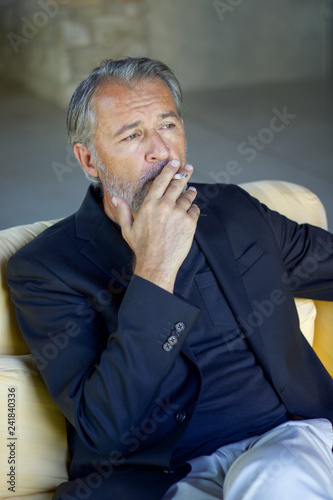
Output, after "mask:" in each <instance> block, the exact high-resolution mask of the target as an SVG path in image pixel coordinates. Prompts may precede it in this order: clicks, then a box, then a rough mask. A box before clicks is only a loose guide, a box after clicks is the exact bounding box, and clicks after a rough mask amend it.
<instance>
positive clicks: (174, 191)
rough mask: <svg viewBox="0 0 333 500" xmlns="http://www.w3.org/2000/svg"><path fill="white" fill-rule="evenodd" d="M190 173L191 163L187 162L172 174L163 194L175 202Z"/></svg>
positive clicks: (191, 171) (191, 169)
mask: <svg viewBox="0 0 333 500" xmlns="http://www.w3.org/2000/svg"><path fill="white" fill-rule="evenodd" d="M192 173H193V167H192V165H188V164H187V165H185V166H184V167H183V168H181V169H179V170H178V172H177V174H175V175H174V176H173V178H172V180H171V182H170V184H169V186H168V187H167V189H166V190H165V193H164V196H165V197H167V198H169V199H172V200H173V201H175V202H176V201H177V200H178V199H179V197H180V196H181V195H182V193H183V192H184V189H185V188H186V184H187V182H188V181H189V179H190V177H191V175H192Z"/></svg>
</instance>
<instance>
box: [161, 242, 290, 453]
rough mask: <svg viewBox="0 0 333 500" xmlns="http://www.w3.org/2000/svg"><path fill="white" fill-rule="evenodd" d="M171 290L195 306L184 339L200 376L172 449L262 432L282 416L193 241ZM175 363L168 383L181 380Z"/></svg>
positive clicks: (197, 449)
mask: <svg viewBox="0 0 333 500" xmlns="http://www.w3.org/2000/svg"><path fill="white" fill-rule="evenodd" d="M193 276H194V279H193ZM175 291H176V293H177V294H178V295H180V296H182V297H184V298H186V299H187V300H188V301H189V302H191V304H193V305H195V306H196V307H198V308H200V309H201V314H200V316H199V318H198V320H197V322H196V324H195V326H194V327H193V329H192V331H191V332H190V335H189V336H188V338H187V342H188V343H189V345H190V347H191V349H192V352H193V354H194V356H195V358H196V361H197V364H198V367H199V369H200V371H201V374H202V380H203V385H202V390H201V393H200V398H199V402H198V405H197V407H196V410H195V412H194V415H193V416H189V417H192V418H191V422H190V423H189V425H188V427H187V429H186V431H185V433H184V435H183V436H182V438H181V440H180V441H179V443H178V446H177V449H176V450H175V451H174V454H173V459H174V461H175V462H178V461H181V460H183V459H185V460H188V459H190V458H193V457H195V456H199V455H204V454H210V453H212V452H213V451H215V450H216V449H217V448H218V447H220V446H222V445H225V444H228V443H231V442H236V441H239V440H241V439H244V438H246V437H248V436H254V435H257V434H262V433H263V432H265V431H267V430H269V429H271V428H272V427H274V426H276V425H278V424H280V423H282V422H284V421H286V420H287V417H286V408H285V406H284V405H283V404H282V403H281V402H280V400H279V398H278V396H277V395H276V393H275V391H274V389H273V388H272V387H271V385H270V383H269V382H268V381H267V380H266V378H265V376H264V373H263V371H262V369H261V367H260V366H259V365H258V364H257V363H256V360H255V357H254V355H253V353H252V352H251V350H250V349H249V346H248V343H247V342H246V340H245V337H244V335H243V334H242V332H241V331H240V329H239V326H238V325H237V323H236V321H235V319H234V316H233V314H232V312H231V311H230V308H229V306H228V303H227V301H226V299H225V297H224V294H223V292H222V290H221V288H220V287H219V285H218V283H217V281H216V279H215V277H214V274H213V273H212V271H211V269H210V267H209V265H208V263H207V262H206V259H205V257H204V255H203V253H202V252H201V250H200V249H199V247H198V245H197V244H196V242H194V244H193V246H192V249H191V252H190V254H189V255H188V257H187V259H186V260H185V262H184V264H183V266H182V268H181V269H180V272H179V274H178V277H177V281H176V288H175ZM181 364H182V361H181V360H179V362H177V363H176V367H175V370H174V371H173V372H171V373H170V375H169V376H168V379H169V380H168V385H169V387H176V386H177V385H180V386H181V385H182V383H183V377H182V376H181V371H180V365H181ZM175 377H176V378H175ZM170 378H173V379H174V380H173V381H172V380H170Z"/></svg>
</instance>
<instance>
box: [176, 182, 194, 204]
mask: <svg viewBox="0 0 333 500" xmlns="http://www.w3.org/2000/svg"><path fill="white" fill-rule="evenodd" d="M196 196H197V190H196V189H195V187H194V186H190V187H189V188H188V189H187V190H186V191H185V192H184V193H183V194H182V195H181V196H179V198H178V200H177V205H181V206H183V208H184V209H185V210H188V208H189V207H190V206H191V205H192V203H193V201H194V200H195V198H196Z"/></svg>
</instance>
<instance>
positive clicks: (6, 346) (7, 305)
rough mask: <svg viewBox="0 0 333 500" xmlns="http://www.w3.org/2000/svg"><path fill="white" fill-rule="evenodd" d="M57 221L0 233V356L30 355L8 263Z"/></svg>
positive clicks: (38, 223) (15, 228)
mask: <svg viewBox="0 0 333 500" xmlns="http://www.w3.org/2000/svg"><path fill="white" fill-rule="evenodd" d="M54 222H55V221H48V222H35V223H34V224H28V225H26V226H16V227H13V228H10V229H5V230H3V231H0V286H1V289H0V354H28V353H29V349H28V347H27V345H26V343H25V341H24V339H23V337H22V335H21V333H20V329H19V327H18V324H17V321H16V317H15V311H14V306H13V304H12V302H11V301H10V298H9V291H8V287H7V283H6V268H7V261H8V259H9V257H10V256H11V255H13V253H15V252H16V251H17V250H18V249H19V248H21V247H22V246H23V245H25V244H26V243H28V242H29V241H30V240H32V239H33V238H34V237H35V236H37V235H38V234H39V233H41V232H42V231H44V229H46V228H47V227H49V226H51V225H52V224H53V223H54Z"/></svg>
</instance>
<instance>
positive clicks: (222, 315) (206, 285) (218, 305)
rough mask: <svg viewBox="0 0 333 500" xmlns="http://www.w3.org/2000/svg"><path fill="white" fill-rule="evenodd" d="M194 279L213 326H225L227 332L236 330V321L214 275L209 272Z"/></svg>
mask: <svg viewBox="0 0 333 500" xmlns="http://www.w3.org/2000/svg"><path fill="white" fill-rule="evenodd" d="M194 279H195V281H196V284H197V286H198V290H199V292H200V295H201V298H202V301H203V303H204V306H205V308H206V311H207V312H208V314H209V316H210V319H211V320H212V323H213V325H216V326H217V325H223V327H224V328H225V329H226V330H229V329H231V328H235V327H236V326H237V324H236V321H235V319H234V316H233V314H232V312H231V311H230V308H229V305H228V303H227V301H226V299H225V297H224V294H223V292H222V290H221V288H220V287H219V285H218V283H217V281H216V278H215V276H214V273H213V272H212V271H207V272H205V273H201V274H197V275H196V276H195V277H194Z"/></svg>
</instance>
